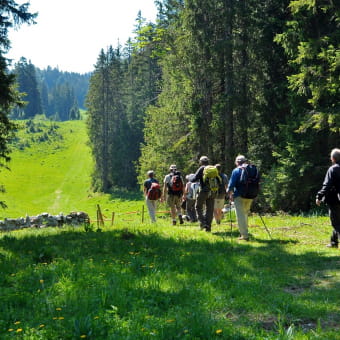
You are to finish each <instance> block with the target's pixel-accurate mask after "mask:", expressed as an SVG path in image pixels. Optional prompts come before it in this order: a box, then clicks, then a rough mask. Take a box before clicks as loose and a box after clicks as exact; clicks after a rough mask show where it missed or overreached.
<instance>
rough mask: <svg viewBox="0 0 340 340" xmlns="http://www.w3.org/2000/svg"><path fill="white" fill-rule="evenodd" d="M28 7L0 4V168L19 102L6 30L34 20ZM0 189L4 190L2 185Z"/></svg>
mask: <svg viewBox="0 0 340 340" xmlns="http://www.w3.org/2000/svg"><path fill="white" fill-rule="evenodd" d="M28 7H29V4H28V3H25V4H23V5H18V4H17V3H16V2H15V1H13V0H3V1H1V6H0V168H2V167H6V163H7V162H8V161H9V159H10V158H9V153H10V150H9V148H8V143H9V141H10V140H11V138H12V136H13V132H14V128H15V126H14V124H13V123H11V122H10V120H9V118H8V116H9V114H10V112H11V110H12V108H13V106H14V105H16V104H18V103H20V99H19V96H18V93H17V92H16V91H15V85H14V84H15V77H14V75H13V74H9V73H8V72H7V66H8V60H7V59H6V57H5V54H6V52H7V51H8V49H9V48H10V41H9V39H8V30H9V29H10V28H12V27H13V26H15V27H17V26H19V25H21V24H23V23H28V24H30V23H33V22H34V18H35V17H36V14H31V13H29V12H28ZM0 191H2V192H3V191H4V187H3V186H2V185H0ZM0 205H1V206H2V207H4V206H5V203H4V202H3V201H0Z"/></svg>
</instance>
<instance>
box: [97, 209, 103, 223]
mask: <svg viewBox="0 0 340 340" xmlns="http://www.w3.org/2000/svg"><path fill="white" fill-rule="evenodd" d="M97 208H98V215H99V218H98V220H100V224H101V226H102V227H104V219H103V215H102V211H101V209H100V206H99V204H97Z"/></svg>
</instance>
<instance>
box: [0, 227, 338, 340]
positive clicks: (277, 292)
mask: <svg viewBox="0 0 340 340" xmlns="http://www.w3.org/2000/svg"><path fill="white" fill-rule="evenodd" d="M213 235H214V236H217V240H216V241H215V242H211V240H210V239H206V240H205V239H199V240H196V239H184V238H180V237H165V236H162V235H161V234H158V233H157V232H156V231H155V230H149V231H139V230H135V229H126V230H113V231H104V232H102V233H84V232H80V231H65V232H61V233H60V234H59V235H46V236H44V235H36V236H35V235H33V236H32V235H31V236H27V237H24V238H20V239H19V238H15V237H12V236H4V237H3V238H2V239H0V249H3V250H4V252H5V253H7V254H11V255H3V257H2V258H1V265H0V268H1V270H2V273H3V275H2V279H1V280H0V282H1V285H0V289H1V290H2V291H3V292H5V293H4V294H3V295H2V297H0V303H1V305H2V306H3V308H2V312H0V319H2V320H6V322H7V323H8V324H10V323H11V322H13V319H16V320H18V318H22V319H26V320H27V319H28V320H27V322H28V323H29V322H30V321H29V318H30V310H31V309H32V308H34V310H35V311H37V313H38V314H39V313H41V314H42V315H43V314H44V313H46V306H45V304H46V302H45V301H44V300H42V301H41V300H39V298H38V297H37V298H35V295H34V294H33V293H34V292H35V291H37V289H40V288H41V279H39V278H40V277H44V292H46V296H48V299H49V301H55V304H56V305H55V306H54V307H56V306H57V305H58V304H62V305H63V306H65V310H68V311H69V312H70V315H77V317H83V318H85V317H86V316H87V315H101V316H102V317H103V319H105V322H104V321H103V323H102V324H101V332H103V336H102V337H100V336H97V337H96V339H97V338H98V339H105V337H108V336H109V335H110V336H113V335H114V336H117V337H118V338H119V336H121V337H122V338H125V337H124V336H126V337H127V335H128V334H130V333H129V332H131V328H132V329H133V332H135V333H134V334H135V338H136V339H139V338H143V336H144V335H145V334H144V335H143V334H142V332H141V329H142V328H144V329H145V323H146V321H145V317H146V316H148V322H149V323H150V324H152V326H150V327H154V328H155V329H157V331H158V335H159V339H162V338H163V339H172V338H175V334H177V335H180V334H182V333H183V332H184V330H186V329H189V330H190V335H191V336H192V338H202V339H203V338H214V336H215V335H214V336H212V334H214V330H216V329H221V328H223V329H224V336H226V338H228V337H232V338H233V339H247V336H246V335H245V336H243V335H241V333H242V332H246V330H248V331H249V329H250V332H251V333H252V334H261V332H263V331H264V330H265V331H271V332H273V334H275V333H277V332H278V331H279V327H280V325H281V326H282V325H283V326H289V325H291V324H295V325H297V326H301V328H303V325H304V324H307V323H308V324H312V325H314V326H313V327H312V328H313V331H316V325H317V324H318V323H319V324H320V325H321V326H324V327H328V329H329V328H332V327H335V326H334V325H333V326H332V323H331V321H330V320H332V321H336V322H338V321H340V318H339V316H337V314H336V313H335V312H334V311H336V310H338V301H339V298H340V293H339V292H340V283H339V282H338V281H337V278H336V276H335V275H334V274H332V272H334V271H337V270H338V269H339V261H340V256H332V257H329V256H326V255H322V254H320V253H319V252H312V251H311V252H307V253H306V252H305V253H303V254H296V253H294V252H291V253H290V252H288V251H287V250H286V249H285V245H287V244H288V245H289V244H290V243H295V241H289V240H288V241H287V240H285V241H281V240H261V239H255V240H256V242H258V243H260V244H261V245H260V246H259V247H254V246H253V245H252V244H251V242H249V243H242V244H240V243H237V242H234V240H231V239H230V237H237V236H238V232H237V231H233V233H232V234H230V233H229V232H228V231H227V232H225V233H223V232H222V233H221V232H217V233H213ZM14 268H15V270H16V272H18V273H20V276H19V275H18V276H17V277H16V278H13V277H11V275H12V274H13V271H14ZM66 283H67V284H68V286H67V287H65V291H63V292H60V294H58V293H57V292H56V286H57V287H59V289H61V288H60V287H61V286H62V285H66ZM71 283H72V284H71ZM8 286H9V287H14V288H13V289H14V290H15V291H20V292H21V295H22V296H23V297H26V298H27V297H28V296H30V294H33V295H32V296H33V297H31V298H29V299H28V298H27V301H25V298H23V299H19V300H16V299H14V298H13V292H12V291H11V290H8ZM16 301H18V302H16ZM112 306H115V308H116V310H115V312H114V313H115V314H114V315H112V316H111V318H104V316H106V317H107V313H108V311H109V310H110V309H112ZM54 307H52V309H54ZM47 313H49V312H48V311H47ZM52 315H53V314H51V316H52ZM169 320H175V321H169ZM34 322H36V321H33V320H31V323H32V324H33V323H34ZM127 322H128V323H129V326H128V327H127V326H126V323H127ZM118 324H119V325H120V327H118V326H117V325H118ZM124 325H125V326H124ZM143 325H144V326H143ZM6 326H7V324H6ZM124 327H126V328H124ZM113 329H114V330H113ZM93 332H94V333H95V332H99V330H97V329H96V328H94V330H93ZM115 332H116V333H115ZM169 334H170V335H169ZM182 335H183V334H182ZM179 338H180V336H179Z"/></svg>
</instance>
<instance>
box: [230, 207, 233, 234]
mask: <svg viewBox="0 0 340 340" xmlns="http://www.w3.org/2000/svg"><path fill="white" fill-rule="evenodd" d="M229 219H230V239H231V240H232V238H233V221H232V220H231V201H229Z"/></svg>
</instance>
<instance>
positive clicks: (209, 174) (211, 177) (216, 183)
mask: <svg viewBox="0 0 340 340" xmlns="http://www.w3.org/2000/svg"><path fill="white" fill-rule="evenodd" d="M203 183H204V184H205V185H206V186H207V187H209V191H210V192H211V193H217V192H218V189H219V188H220V185H221V183H222V178H221V176H220V175H219V173H218V170H217V168H216V166H214V165H207V166H206V167H205V168H204V170H203Z"/></svg>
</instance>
